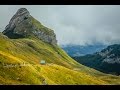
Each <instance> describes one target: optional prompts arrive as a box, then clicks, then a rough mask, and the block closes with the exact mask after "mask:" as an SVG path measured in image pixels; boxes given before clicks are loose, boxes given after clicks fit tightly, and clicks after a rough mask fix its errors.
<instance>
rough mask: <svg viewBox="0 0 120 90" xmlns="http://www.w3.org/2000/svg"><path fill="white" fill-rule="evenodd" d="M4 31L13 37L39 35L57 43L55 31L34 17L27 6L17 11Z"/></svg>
mask: <svg viewBox="0 0 120 90" xmlns="http://www.w3.org/2000/svg"><path fill="white" fill-rule="evenodd" d="M2 33H3V34H4V35H6V36H8V37H9V38H12V39H16V38H26V37H37V38H39V39H40V40H42V41H44V42H47V43H50V44H52V45H56V44H57V40H56V35H55V33H54V31H53V30H51V29H49V28H47V27H45V26H43V25H42V24H41V23H40V22H39V21H37V20H36V19H34V18H33V17H32V16H31V15H30V13H29V11H28V10H27V9H26V8H20V9H19V10H18V11H17V12H16V14H15V15H14V16H13V17H12V18H11V20H10V22H9V24H8V25H7V26H6V28H5V30H4V31H3V32H2Z"/></svg>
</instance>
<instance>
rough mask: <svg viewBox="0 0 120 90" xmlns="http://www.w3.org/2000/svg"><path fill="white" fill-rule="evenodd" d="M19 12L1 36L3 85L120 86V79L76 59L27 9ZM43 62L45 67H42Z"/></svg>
mask: <svg viewBox="0 0 120 90" xmlns="http://www.w3.org/2000/svg"><path fill="white" fill-rule="evenodd" d="M18 11H19V12H17V14H16V15H15V16H14V17H13V18H12V19H11V22H10V23H9V25H8V27H7V28H6V30H5V31H4V32H3V34H4V35H3V34H2V33H0V84H7V85H8V84H10V85H12V84H23V85H34V84H36V85H45V84H48V85H53V84H54V85H57V84H58V85H71V84H73V85H83V84H84V85H102V84H120V77H119V76H115V75H109V74H104V73H101V72H99V71H97V70H94V69H92V68H88V67H86V66H84V65H81V64H79V63H78V62H76V61H75V60H73V59H72V58H71V57H69V56H68V55H67V54H66V52H64V50H62V49H61V48H60V47H59V46H58V45H57V43H56V37H55V34H54V33H53V31H52V30H50V29H48V28H46V27H44V26H43V25H41V23H40V22H38V21H36V20H35V19H34V18H33V17H31V16H30V17H29V18H26V16H29V13H28V11H27V10H26V9H25V8H23V9H20V10H18ZM19 13H20V14H19ZM17 15H18V16H17ZM20 15H22V16H20ZM24 18H25V19H24ZM19 20H20V21H21V22H19ZM29 20H30V21H29ZM14 22H15V23H14ZM18 22H19V23H18ZM11 27H12V28H11ZM10 32H11V33H10ZM7 33H9V34H7ZM38 33H39V34H38ZM17 34H19V35H17ZM14 35H15V36H14ZM7 36H8V37H9V38H8V37H7ZM16 36H17V38H16ZM11 37H12V38H11ZM41 60H45V62H46V64H45V65H41V64H40V61H41ZM44 82H46V83H44Z"/></svg>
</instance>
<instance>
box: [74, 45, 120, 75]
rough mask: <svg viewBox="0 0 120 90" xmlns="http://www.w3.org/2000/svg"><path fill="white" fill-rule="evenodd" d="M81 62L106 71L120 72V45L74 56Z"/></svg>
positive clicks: (116, 73)
mask: <svg viewBox="0 0 120 90" xmlns="http://www.w3.org/2000/svg"><path fill="white" fill-rule="evenodd" d="M73 58H74V59H75V60H76V61H78V62H79V63H81V64H83V65H86V66H88V67H91V68H94V69H97V70H99V71H101V72H104V73H110V74H115V75H119V74H120V69H119V68H120V59H119V58H120V45H119V44H115V45H110V46H108V47H107V48H106V49H103V50H102V51H101V52H97V53H95V54H93V55H85V56H81V57H73Z"/></svg>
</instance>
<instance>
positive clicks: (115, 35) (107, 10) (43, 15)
mask: <svg viewBox="0 0 120 90" xmlns="http://www.w3.org/2000/svg"><path fill="white" fill-rule="evenodd" d="M21 7H25V8H27V9H28V10H29V11H30V13H31V15H32V16H33V17H35V18H36V19H37V20H39V21H40V22H41V23H42V24H43V25H45V26H47V27H49V28H51V29H53V30H54V31H55V33H56V35H57V40H58V43H59V44H60V45H67V44H76V45H88V44H96V43H101V44H114V43H120V36H119V35H120V18H119V17H120V6H119V5H118V6H117V5H109V6H108V5H98V6H97V5H79V6H75V5H58V6H57V5H54V6H52V5H13V6H10V5H8V6H7V5H2V6H0V14H1V17H0V20H1V21H0V30H1V31H2V30H4V28H5V26H6V25H7V24H8V23H9V20H10V18H11V17H12V16H13V15H14V14H15V12H16V11H17V9H19V8H21Z"/></svg>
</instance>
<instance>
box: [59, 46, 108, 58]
mask: <svg viewBox="0 0 120 90" xmlns="http://www.w3.org/2000/svg"><path fill="white" fill-rule="evenodd" d="M61 47H62V48H63V49H64V50H65V51H66V52H67V53H68V55H70V56H71V57H74V56H84V55H86V54H93V53H95V52H98V51H101V50H102V49H104V48H106V47H107V45H101V44H96V45H86V46H81V45H62V46H61Z"/></svg>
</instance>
